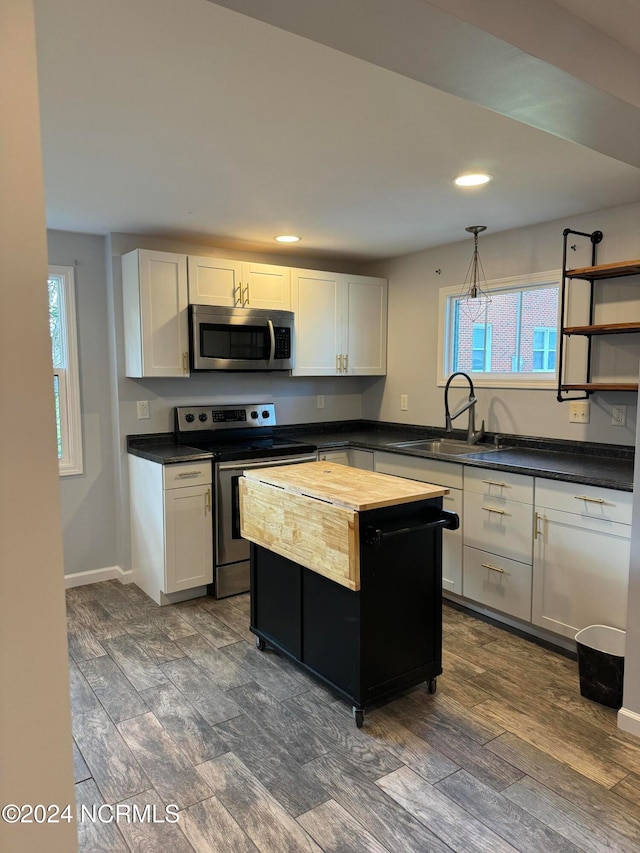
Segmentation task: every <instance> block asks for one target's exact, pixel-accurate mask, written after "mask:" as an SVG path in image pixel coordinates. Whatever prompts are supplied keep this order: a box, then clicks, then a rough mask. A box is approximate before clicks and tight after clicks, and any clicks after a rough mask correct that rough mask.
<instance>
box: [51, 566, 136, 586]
mask: <svg viewBox="0 0 640 853" xmlns="http://www.w3.org/2000/svg"><path fill="white" fill-rule="evenodd" d="M114 579H116V580H119V581H120V583H131V581H132V580H133V572H132V571H125V570H124V569H121V568H120V566H105V567H104V568H103V569H90V570H89V571H86V572H75V573H74V574H71V575H65V576H64V586H65V589H69V588H70V587H72V586H84V585H85V584H88V583H100V581H110V580H114Z"/></svg>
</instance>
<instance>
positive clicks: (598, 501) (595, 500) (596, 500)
mask: <svg viewBox="0 0 640 853" xmlns="http://www.w3.org/2000/svg"><path fill="white" fill-rule="evenodd" d="M574 498H575V499H576V500H577V501H588V502H589V503H590V504H604V503H606V501H605V499H604V498H590V497H589V496H588V495H574Z"/></svg>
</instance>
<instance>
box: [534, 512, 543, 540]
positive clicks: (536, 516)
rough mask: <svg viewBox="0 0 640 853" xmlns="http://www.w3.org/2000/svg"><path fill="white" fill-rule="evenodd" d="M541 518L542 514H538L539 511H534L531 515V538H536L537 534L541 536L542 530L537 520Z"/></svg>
mask: <svg viewBox="0 0 640 853" xmlns="http://www.w3.org/2000/svg"><path fill="white" fill-rule="evenodd" d="M542 519H543V516H541V515H540V513H539V512H536V513H534V516H533V538H534V539H537V538H538V536H542V531H541V530H540V527H539V525H538V522H539V521H541V520H542Z"/></svg>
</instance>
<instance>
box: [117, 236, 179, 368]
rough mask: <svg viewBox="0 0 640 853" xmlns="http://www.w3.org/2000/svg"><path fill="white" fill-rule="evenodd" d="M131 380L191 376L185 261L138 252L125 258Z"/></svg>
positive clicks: (126, 333) (170, 255)
mask: <svg viewBox="0 0 640 853" xmlns="http://www.w3.org/2000/svg"><path fill="white" fill-rule="evenodd" d="M122 292H123V310H124V342H125V364H126V375H127V376H132V377H143V376H180V377H184V376H188V375H189V324H188V316H187V314H188V286H187V259H186V257H185V255H177V254H173V253H170V252H153V251H149V250H147V249H136V250H135V251H133V252H129V253H128V254H126V255H123V257H122Z"/></svg>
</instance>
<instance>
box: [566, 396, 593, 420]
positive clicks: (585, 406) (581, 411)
mask: <svg viewBox="0 0 640 853" xmlns="http://www.w3.org/2000/svg"><path fill="white" fill-rule="evenodd" d="M569 423H570V424H588V423H589V401H588V400H574V401H572V402H571V403H569Z"/></svg>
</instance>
